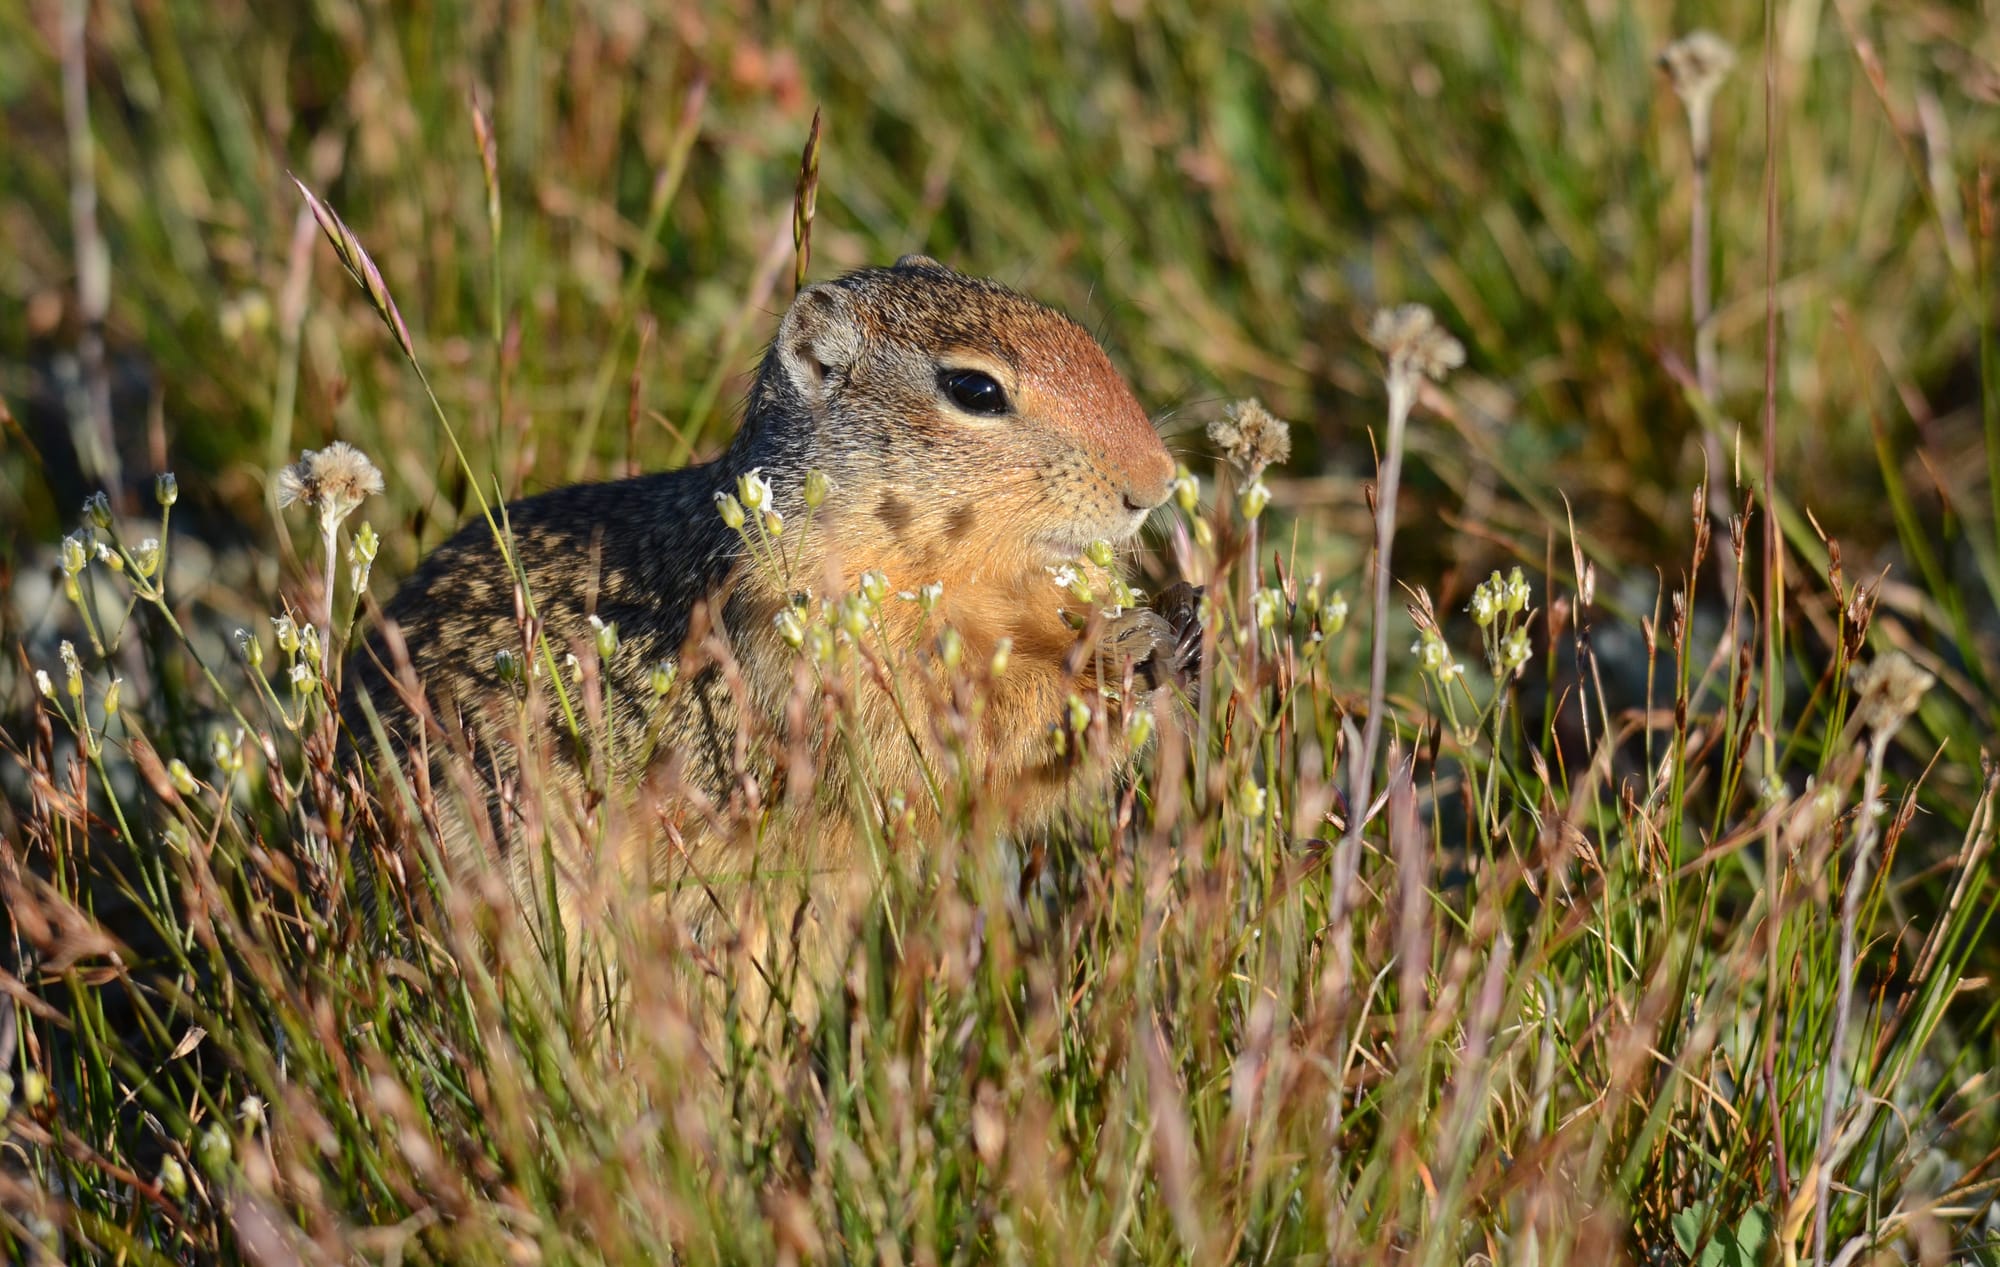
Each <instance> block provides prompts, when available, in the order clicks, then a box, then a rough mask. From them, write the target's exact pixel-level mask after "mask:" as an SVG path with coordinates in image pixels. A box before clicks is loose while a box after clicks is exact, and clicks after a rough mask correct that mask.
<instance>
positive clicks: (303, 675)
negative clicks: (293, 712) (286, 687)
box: [291, 660, 313, 691]
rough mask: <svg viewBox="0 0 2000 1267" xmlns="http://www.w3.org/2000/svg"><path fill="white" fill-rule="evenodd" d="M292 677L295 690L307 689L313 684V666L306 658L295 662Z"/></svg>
mask: <svg viewBox="0 0 2000 1267" xmlns="http://www.w3.org/2000/svg"><path fill="white" fill-rule="evenodd" d="M291 677H292V689H293V690H295V691H303V690H306V689H307V688H309V687H310V686H311V685H312V680H313V672H312V666H310V665H308V664H307V663H306V662H305V661H304V660H300V661H298V662H296V663H295V664H293V665H292V674H291Z"/></svg>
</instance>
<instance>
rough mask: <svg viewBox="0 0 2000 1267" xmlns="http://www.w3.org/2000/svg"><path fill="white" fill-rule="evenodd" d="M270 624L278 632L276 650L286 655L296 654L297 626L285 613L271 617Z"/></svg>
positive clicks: (297, 641)
mask: <svg viewBox="0 0 2000 1267" xmlns="http://www.w3.org/2000/svg"><path fill="white" fill-rule="evenodd" d="M271 625H272V627H273V628H275V629H276V630H277V633H278V650H280V651H282V652H284V653H285V654H286V655H297V654H298V650H299V627H298V624H297V622H295V621H293V619H292V618H291V615H290V614H289V613H287V614H286V615H283V616H273V617H271Z"/></svg>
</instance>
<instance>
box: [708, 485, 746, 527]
mask: <svg viewBox="0 0 2000 1267" xmlns="http://www.w3.org/2000/svg"><path fill="white" fill-rule="evenodd" d="M715 509H716V511H717V512H718V513H720V514H721V516H722V522H723V523H726V524H728V525H729V527H730V528H731V529H732V530H733V531H736V532H741V531H743V522H744V521H743V503H742V502H740V501H737V500H736V494H734V493H717V494H716V495H715Z"/></svg>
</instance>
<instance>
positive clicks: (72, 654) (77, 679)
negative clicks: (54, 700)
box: [56, 638, 83, 699]
mask: <svg viewBox="0 0 2000 1267" xmlns="http://www.w3.org/2000/svg"><path fill="white" fill-rule="evenodd" d="M56 651H57V654H59V655H61V656H62V662H63V687H64V689H65V690H67V691H68V692H69V697H70V698H71V699H82V698H83V662H82V661H81V660H78V659H77V658H76V644H75V643H72V642H70V641H69V640H68V639H67V638H65V639H64V640H63V644H62V645H61V646H60V647H58V648H56Z"/></svg>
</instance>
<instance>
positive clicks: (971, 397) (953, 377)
mask: <svg viewBox="0 0 2000 1267" xmlns="http://www.w3.org/2000/svg"><path fill="white" fill-rule="evenodd" d="M938 388H939V389H940V390H941V391H943V392H944V394H945V395H946V396H948V397H950V398H951V403H952V404H954V405H957V406H958V407H959V408H960V409H963V410H964V411H965V412H967V413H969V414H985V415H987V416H989V417H990V416H994V415H998V414H1004V413H1006V412H1007V410H1008V409H1009V408H1010V406H1009V405H1008V403H1007V389H1006V388H1004V387H1002V386H1000V384H999V383H998V382H996V381H995V380H994V378H993V376H992V375H991V374H983V373H981V372H980V371H978V370H940V371H938Z"/></svg>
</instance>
